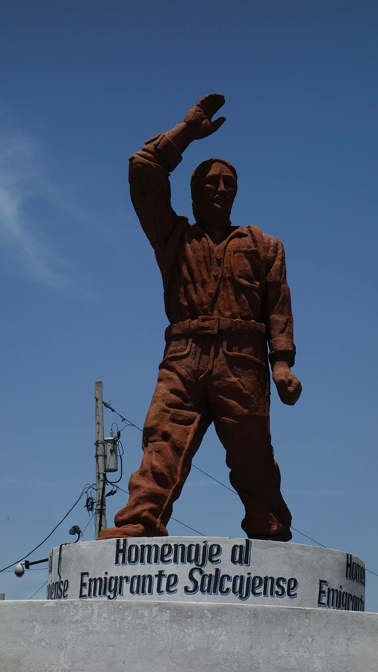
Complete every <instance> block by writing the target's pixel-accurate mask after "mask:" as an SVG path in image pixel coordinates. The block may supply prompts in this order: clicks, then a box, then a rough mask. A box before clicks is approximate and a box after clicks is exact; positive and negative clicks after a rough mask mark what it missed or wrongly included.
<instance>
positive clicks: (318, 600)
mask: <svg viewBox="0 0 378 672" xmlns="http://www.w3.org/2000/svg"><path fill="white" fill-rule="evenodd" d="M47 597H48V600H45V601H33V602H22V601H19V602H2V603H1V602H0V672H65V671H67V670H68V671H72V672H106V671H107V670H109V672H148V671H149V670H151V671H153V672H167V671H169V670H172V671H173V670H174V671H175V672H186V671H187V672H294V671H296V670H297V671H298V672H378V615H376V614H365V613H357V612H361V611H363V609H364V600H365V568H364V564H363V562H362V561H361V560H360V559H359V558H356V557H354V556H352V555H351V554H348V553H342V552H340V551H332V550H329V549H323V548H313V547H310V546H302V545H299V544H283V543H278V542H274V543H273V542H269V541H252V542H251V541H250V540H247V539H219V538H195V537H169V538H156V539H154V538H146V539H117V540H116V539H112V540H107V541H96V542H84V543H78V544H69V545H65V546H62V547H58V548H55V549H53V550H52V551H51V553H50V559H49V569H48V583H47Z"/></svg>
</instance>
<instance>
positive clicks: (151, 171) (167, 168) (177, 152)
mask: <svg viewBox="0 0 378 672" xmlns="http://www.w3.org/2000/svg"><path fill="white" fill-rule="evenodd" d="M223 104H224V97H223V96H222V95H219V94H209V95H207V96H204V97H203V98H201V100H199V101H198V103H196V104H195V105H194V106H193V107H192V108H190V110H189V111H188V112H187V114H186V115H185V117H184V121H183V122H182V123H181V124H178V125H177V126H175V127H174V128H173V129H172V130H170V131H168V133H160V134H159V135H156V136H155V137H154V138H151V140H147V142H146V144H145V145H144V147H142V149H140V150H139V152H136V153H135V154H134V155H133V156H132V157H131V158H130V171H129V182H130V193H131V200H132V202H133V205H134V208H135V211H136V213H137V215H138V218H139V221H140V223H141V225H142V227H143V230H144V232H145V234H146V235H147V237H148V239H149V241H150V243H151V245H152V246H153V248H154V249H155V252H156V254H157V255H158V257H159V256H160V254H161V253H163V251H164V249H165V248H166V245H167V244H168V241H169V238H170V236H171V234H172V232H173V230H174V228H175V226H176V224H177V223H178V221H179V217H178V216H177V214H176V213H175V211H174V210H173V208H172V206H171V188H170V183H169V173H170V172H172V170H174V169H175V168H176V166H177V165H178V164H179V163H180V161H181V154H182V152H183V151H185V149H186V148H187V147H188V145H189V144H190V143H191V142H192V141H193V140H199V139H202V138H206V137H207V136H208V135H211V134H212V133H214V132H215V131H217V130H218V128H220V126H221V125H222V124H223V123H224V121H225V118H224V117H221V118H219V119H217V120H215V121H212V120H211V118H212V116H213V115H214V114H215V113H216V112H217V111H218V110H219V108H220V107H222V105H223Z"/></svg>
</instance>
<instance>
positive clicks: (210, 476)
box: [103, 401, 378, 576]
mask: <svg viewBox="0 0 378 672" xmlns="http://www.w3.org/2000/svg"><path fill="white" fill-rule="evenodd" d="M103 404H104V406H105V407H106V408H108V409H109V410H110V411H112V413H116V415H118V416H119V417H120V418H121V420H122V422H126V423H127V424H126V425H125V427H135V429H139V431H140V432H143V429H141V427H138V425H135V424H134V423H133V422H131V420H128V419H127V418H125V417H124V416H123V415H121V414H120V413H118V411H116V410H115V409H114V408H112V407H111V406H110V404H108V403H106V402H105V401H104V402H103ZM125 427H123V428H122V429H125ZM122 429H121V431H122ZM192 467H194V469H197V471H200V472H201V473H202V474H205V476H208V478H211V480H212V481H215V483H218V484H219V485H221V486H222V488H226V490H229V491H230V492H232V493H233V494H234V495H237V494H238V493H237V492H236V490H233V489H232V488H230V487H229V486H228V485H226V484H225V483H222V481H218V479H217V478H214V476H212V475H211V474H208V473H207V471H204V470H203V469H200V468H199V467H197V465H195V464H194V463H193V462H192ZM119 489H120V490H122V488H119ZM123 492H126V494H129V493H128V492H127V491H126V490H123ZM171 518H172V520H175V521H176V522H177V523H180V525H184V526H185V527H188V528H189V529H190V530H193V531H194V532H197V530H194V528H192V527H190V526H189V525H186V524H185V523H181V521H179V520H176V519H175V518H173V516H171ZM290 527H291V529H292V530H294V531H295V532H298V534H301V535H302V537H306V539H309V540H310V541H313V542H314V544H318V546H321V547H322V548H327V546H324V544H321V543H320V541H316V539H313V538H312V537H309V536H308V534H305V533H304V532H301V531H300V530H298V529H297V528H296V527H293V525H291V526H290ZM198 534H200V535H201V536H203V537H204V536H205V535H204V534H202V532H198ZM365 569H366V571H367V572H369V573H370V574H374V576H378V573H377V572H373V570H372V569H368V568H367V567H365Z"/></svg>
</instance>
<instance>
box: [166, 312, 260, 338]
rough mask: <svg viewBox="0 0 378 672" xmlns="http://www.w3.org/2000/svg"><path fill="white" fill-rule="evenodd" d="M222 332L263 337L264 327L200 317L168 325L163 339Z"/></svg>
mask: <svg viewBox="0 0 378 672" xmlns="http://www.w3.org/2000/svg"><path fill="white" fill-rule="evenodd" d="M222 331H224V332H228V331H254V332H255V333H258V334H261V335H265V334H266V327H265V324H262V323H261V322H255V320H231V319H229V318H227V317H213V316H212V315H201V316H200V317H198V318H197V319H196V320H185V321H184V322H176V323H175V324H170V325H169V327H167V329H166V330H165V338H166V340H168V339H169V338H173V337H175V336H187V335H189V334H198V335H200V336H215V335H216V334H218V333H219V332H222Z"/></svg>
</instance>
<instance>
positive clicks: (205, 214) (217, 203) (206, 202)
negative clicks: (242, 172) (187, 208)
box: [197, 163, 238, 222]
mask: <svg viewBox="0 0 378 672" xmlns="http://www.w3.org/2000/svg"><path fill="white" fill-rule="evenodd" d="M237 188H238V186H237V181H236V178H235V175H234V174H233V173H232V171H231V170H230V169H229V168H228V167H227V166H226V165H225V164H224V163H213V164H212V166H211V168H210V170H209V172H208V173H207V175H206V177H205V178H204V180H203V181H202V183H201V184H200V186H199V190H198V202H197V216H198V219H199V220H201V221H204V222H205V221H206V220H207V219H208V218H210V217H211V219H219V220H220V221H226V220H227V221H228V220H229V217H230V214H231V208H232V204H233V202H234V198H235V196H236V192H237Z"/></svg>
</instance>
